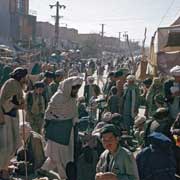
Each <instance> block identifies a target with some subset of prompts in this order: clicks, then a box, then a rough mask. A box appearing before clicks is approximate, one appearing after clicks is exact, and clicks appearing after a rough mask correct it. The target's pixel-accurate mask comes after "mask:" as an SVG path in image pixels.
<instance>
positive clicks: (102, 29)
mask: <svg viewBox="0 0 180 180" xmlns="http://www.w3.org/2000/svg"><path fill="white" fill-rule="evenodd" d="M104 26H105V24H101V33H100V34H101V50H102V52H103V50H104V33H105V32H104Z"/></svg>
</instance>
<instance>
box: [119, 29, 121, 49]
mask: <svg viewBox="0 0 180 180" xmlns="http://www.w3.org/2000/svg"><path fill="white" fill-rule="evenodd" d="M121 34H122V32H119V50H120V49H121Z"/></svg>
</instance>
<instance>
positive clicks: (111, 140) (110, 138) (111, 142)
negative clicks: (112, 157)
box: [101, 132, 119, 153]
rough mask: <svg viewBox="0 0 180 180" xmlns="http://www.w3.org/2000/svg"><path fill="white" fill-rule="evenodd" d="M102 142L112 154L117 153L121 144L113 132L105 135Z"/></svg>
mask: <svg viewBox="0 0 180 180" xmlns="http://www.w3.org/2000/svg"><path fill="white" fill-rule="evenodd" d="M101 140H102V144H103V147H104V148H105V149H107V150H109V151H110V152H111V153H114V152H116V150H117V148H118V144H119V138H118V137H116V136H115V135H114V134H113V133H112V132H109V133H105V134H103V135H102V138H101Z"/></svg>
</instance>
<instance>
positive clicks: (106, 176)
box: [96, 172, 118, 180]
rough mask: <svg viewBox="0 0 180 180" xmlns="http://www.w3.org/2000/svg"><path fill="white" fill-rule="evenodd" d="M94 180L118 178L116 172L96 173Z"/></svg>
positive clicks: (113, 179)
mask: <svg viewBox="0 0 180 180" xmlns="http://www.w3.org/2000/svg"><path fill="white" fill-rule="evenodd" d="M96 180H118V178H117V176H116V174H114V173H111V172H106V173H97V174H96Z"/></svg>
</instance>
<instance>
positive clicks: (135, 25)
mask: <svg viewBox="0 0 180 180" xmlns="http://www.w3.org/2000/svg"><path fill="white" fill-rule="evenodd" d="M29 1H30V9H32V10H35V11H36V12H37V20H38V21H49V22H51V23H53V24H54V19H53V18H51V15H55V8H54V9H50V8H49V4H55V3H56V0H29ZM59 2H60V4H63V5H66V6H67V7H66V9H65V10H63V9H62V10H60V15H62V16H64V18H63V19H61V20H60V21H61V22H60V23H65V24H67V26H68V27H69V28H76V29H78V31H79V32H80V33H90V32H92V33H99V32H100V31H101V26H100V24H102V23H104V24H105V35H107V36H114V37H118V32H123V31H128V34H129V37H130V38H131V39H135V40H140V41H142V39H143V36H144V28H145V27H147V31H148V32H147V36H148V40H147V43H148V42H149V40H150V37H151V36H152V35H153V33H154V31H155V30H156V29H157V27H158V25H159V24H160V22H161V19H162V18H163V16H164V15H165V14H166V12H167V10H168V8H169V12H168V14H167V16H166V17H165V18H164V20H163V21H162V23H161V25H160V26H169V25H170V24H172V23H173V21H174V20H175V19H176V18H177V17H178V16H180V0H59ZM65 24H60V26H65Z"/></svg>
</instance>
